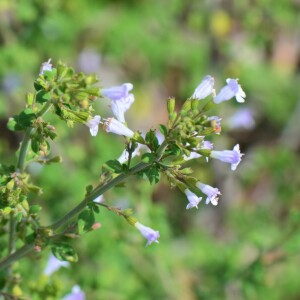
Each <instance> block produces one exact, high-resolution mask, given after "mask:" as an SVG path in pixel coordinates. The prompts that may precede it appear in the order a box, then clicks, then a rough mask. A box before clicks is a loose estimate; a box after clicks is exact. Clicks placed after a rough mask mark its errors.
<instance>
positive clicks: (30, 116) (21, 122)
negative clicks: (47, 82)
mask: <svg viewBox="0 0 300 300" xmlns="http://www.w3.org/2000/svg"><path fill="white" fill-rule="evenodd" d="M35 119H36V115H35V113H34V112H33V110H32V109H30V108H26V109H24V110H23V111H22V112H21V113H20V114H19V115H16V116H13V117H12V118H9V120H8V123H7V127H8V129H9V130H11V131H18V130H23V129H25V128H27V127H30V126H31V125H32V121H33V120H35Z"/></svg>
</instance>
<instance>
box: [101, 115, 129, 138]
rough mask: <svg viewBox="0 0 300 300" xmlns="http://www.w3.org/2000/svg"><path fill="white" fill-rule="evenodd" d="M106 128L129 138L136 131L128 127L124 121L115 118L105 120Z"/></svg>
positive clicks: (107, 130)
mask: <svg viewBox="0 0 300 300" xmlns="http://www.w3.org/2000/svg"><path fill="white" fill-rule="evenodd" d="M104 130H105V131H106V132H112V133H115V134H119V135H125V136H127V137H129V138H132V137H133V136H134V132H133V131H132V130H130V129H129V128H128V127H126V126H125V125H124V124H123V123H121V122H119V121H118V120H116V119H115V118H108V119H106V120H105V122H104Z"/></svg>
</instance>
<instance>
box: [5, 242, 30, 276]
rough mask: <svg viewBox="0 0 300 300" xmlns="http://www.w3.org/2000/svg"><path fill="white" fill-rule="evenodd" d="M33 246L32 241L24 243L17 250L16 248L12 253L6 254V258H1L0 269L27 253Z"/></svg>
mask: <svg viewBox="0 0 300 300" xmlns="http://www.w3.org/2000/svg"><path fill="white" fill-rule="evenodd" d="M33 247H34V244H33V243H32V244H27V245H24V246H23V247H22V248H20V249H19V250H17V251H16V252H14V253H13V254H11V255H9V256H7V257H6V258H4V259H2V260H1V261H0V271H2V270H4V269H5V268H7V267H8V266H10V265H11V264H12V263H13V262H15V261H17V260H19V259H20V258H22V257H23V256H25V255H26V254H27V253H29V252H30V251H32V249H33Z"/></svg>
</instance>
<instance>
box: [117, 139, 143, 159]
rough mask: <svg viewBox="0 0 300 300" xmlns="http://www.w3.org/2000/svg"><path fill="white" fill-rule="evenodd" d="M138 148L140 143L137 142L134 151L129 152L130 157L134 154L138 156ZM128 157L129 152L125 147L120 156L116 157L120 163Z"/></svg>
mask: <svg viewBox="0 0 300 300" xmlns="http://www.w3.org/2000/svg"><path fill="white" fill-rule="evenodd" d="M140 148H141V145H140V144H139V145H138V146H137V147H136V148H135V149H134V151H133V152H132V153H131V158H133V157H135V156H138V155H140ZM128 159H129V153H128V151H127V149H125V150H124V151H123V152H122V154H121V155H120V157H119V158H118V161H119V162H120V163H121V164H124V163H126V162H127V161H128Z"/></svg>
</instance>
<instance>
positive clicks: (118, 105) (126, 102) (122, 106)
mask: <svg viewBox="0 0 300 300" xmlns="http://www.w3.org/2000/svg"><path fill="white" fill-rule="evenodd" d="M133 102H134V96H133V94H129V95H128V96H127V97H125V98H121V99H119V100H112V101H111V109H112V112H113V114H114V116H115V117H116V118H117V120H118V121H120V122H122V123H124V122H125V117H124V114H125V112H126V111H127V110H128V109H129V108H130V106H131V104H132V103H133Z"/></svg>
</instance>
